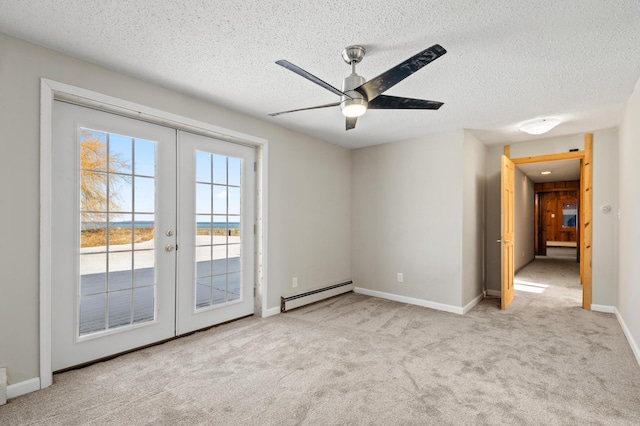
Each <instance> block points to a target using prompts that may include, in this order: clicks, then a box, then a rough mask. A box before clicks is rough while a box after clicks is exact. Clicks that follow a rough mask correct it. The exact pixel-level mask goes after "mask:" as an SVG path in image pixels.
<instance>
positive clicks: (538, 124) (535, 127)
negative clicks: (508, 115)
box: [520, 118, 560, 135]
mask: <svg viewBox="0 0 640 426" xmlns="http://www.w3.org/2000/svg"><path fill="white" fill-rule="evenodd" d="M558 124H560V120H558V119H557V118H539V119H536V120H531V121H528V122H526V123H524V124H523V125H522V126H520V131H522V132H525V133H529V134H530V135H541V134H543V133H547V132H548V131H549V130H551V129H553V128H554V127H556V126H557V125H558Z"/></svg>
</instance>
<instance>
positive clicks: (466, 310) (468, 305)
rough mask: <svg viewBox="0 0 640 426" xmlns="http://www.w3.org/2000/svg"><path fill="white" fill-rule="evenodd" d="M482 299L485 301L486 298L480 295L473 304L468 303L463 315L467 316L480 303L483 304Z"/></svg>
mask: <svg viewBox="0 0 640 426" xmlns="http://www.w3.org/2000/svg"><path fill="white" fill-rule="evenodd" d="M482 299H484V296H483V295H482V294H480V295H478V297H476V298H475V299H473V300H472V301H471V302H469V303H467V304H466V305H465V306H464V308H462V314H463V315H464V314H466V313H467V312H469V311H470V310H471V309H473V307H474V306H476V305H477V304H478V303H480V302H482Z"/></svg>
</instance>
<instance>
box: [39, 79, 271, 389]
mask: <svg viewBox="0 0 640 426" xmlns="http://www.w3.org/2000/svg"><path fill="white" fill-rule="evenodd" d="M40 89H41V90H40V111H41V113H40V256H39V258H40V309H39V311H40V319H39V323H40V338H39V340H40V350H39V352H40V374H39V377H38V378H37V380H38V383H39V388H41V389H43V388H46V387H48V386H51V385H52V383H53V375H52V371H53V368H52V310H53V300H52V278H53V276H52V270H53V263H54V257H55V255H54V254H55V251H56V248H55V247H53V245H52V240H53V233H54V231H53V230H54V223H53V209H54V208H53V204H54V203H53V199H54V195H53V193H52V188H51V187H52V181H53V180H54V179H53V175H54V171H53V169H54V160H55V159H54V158H53V149H52V148H53V147H52V145H53V141H52V137H53V123H54V117H53V109H54V103H55V101H57V100H62V101H65V102H70V103H73V104H76V105H83V106H86V107H89V108H94V109H97V110H101V111H105V112H111V113H115V114H117V115H121V116H125V117H130V118H134V119H139V120H142V121H146V122H149V123H156V124H159V125H163V126H166V127H169V128H171V129H183V130H188V131H192V132H194V133H197V134H204V135H207V136H210V137H214V138H216V139H219V140H223V141H226V142H231V143H236V144H242V145H247V146H253V147H255V150H256V162H257V173H256V224H257V227H256V229H257V234H256V237H255V244H256V246H255V251H256V256H257V257H256V261H255V263H256V265H255V283H256V287H255V288H256V294H255V310H256V312H257V313H258V314H260V315H261V316H263V317H266V316H270V315H275V314H277V313H278V312H279V308H278V307H274V308H270V309H269V308H268V305H267V297H266V296H267V288H268V280H267V277H268V263H267V259H268V250H267V247H268V198H269V197H268V157H269V155H268V151H269V149H268V141H267V140H266V139H263V138H259V137H255V136H252V135H248V134H245V133H241V132H237V131H234V130H230V129H228V128H223V127H219V126H216V125H213V124H211V123H208V122H203V121H199V120H195V119H193V118H189V117H185V116H182V115H178V114H174V113H170V112H167V111H163V110H160V109H156V108H153V107H149V106H147V105H144V104H140V103H136V102H131V101H127V100H123V99H119V98H115V97H113V96H109V95H105V94H103V93H99V92H95V91H91V90H87V89H83V88H80V87H76V86H72V85H69V84H66V83H60V82H57V81H54V80H49V79H46V78H43V79H41V84H40ZM174 327H175V323H174Z"/></svg>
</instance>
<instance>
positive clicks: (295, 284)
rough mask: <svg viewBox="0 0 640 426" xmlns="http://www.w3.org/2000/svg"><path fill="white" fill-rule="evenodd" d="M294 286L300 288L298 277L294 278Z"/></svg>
mask: <svg viewBox="0 0 640 426" xmlns="http://www.w3.org/2000/svg"><path fill="white" fill-rule="evenodd" d="M292 285H293V288H296V287H298V277H294V278H293V283H292Z"/></svg>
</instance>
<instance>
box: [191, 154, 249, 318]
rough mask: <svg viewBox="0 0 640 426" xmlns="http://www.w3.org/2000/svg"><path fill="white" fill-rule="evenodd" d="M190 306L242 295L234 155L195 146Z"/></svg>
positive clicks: (238, 192) (203, 306)
mask: <svg viewBox="0 0 640 426" xmlns="http://www.w3.org/2000/svg"><path fill="white" fill-rule="evenodd" d="M195 155H196V170H195V172H196V179H195V204H196V206H195V207H196V208H195V213H196V214H195V222H196V223H195V230H196V235H195V254H196V256H195V271H194V272H195V282H194V285H195V301H194V302H195V306H194V308H195V310H196V311H197V310H202V309H209V308H214V307H218V306H224V305H227V304H229V303H235V302H238V301H241V300H242V274H241V270H242V262H241V245H242V238H241V235H242V220H241V217H242V215H241V213H242V205H241V204H242V203H241V199H242V198H241V197H242V189H241V184H242V182H241V180H242V179H241V171H242V160H241V159H240V158H235V157H230V156H224V155H218V154H214V153H210V152H205V151H198V150H196V151H195Z"/></svg>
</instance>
